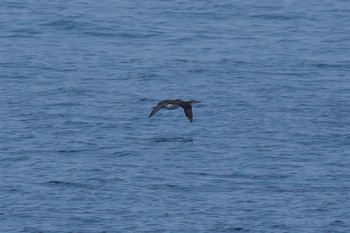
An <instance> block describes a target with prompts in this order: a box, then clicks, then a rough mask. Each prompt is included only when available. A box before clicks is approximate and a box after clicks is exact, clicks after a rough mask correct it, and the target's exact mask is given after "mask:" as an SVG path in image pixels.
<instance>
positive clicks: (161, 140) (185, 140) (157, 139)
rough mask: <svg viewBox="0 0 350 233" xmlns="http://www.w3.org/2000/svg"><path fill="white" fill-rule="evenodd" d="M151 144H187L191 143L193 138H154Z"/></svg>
mask: <svg viewBox="0 0 350 233" xmlns="http://www.w3.org/2000/svg"><path fill="white" fill-rule="evenodd" d="M152 142H157V143H161V142H180V143H189V142H193V138H183V137H169V138H167V137H156V138H152Z"/></svg>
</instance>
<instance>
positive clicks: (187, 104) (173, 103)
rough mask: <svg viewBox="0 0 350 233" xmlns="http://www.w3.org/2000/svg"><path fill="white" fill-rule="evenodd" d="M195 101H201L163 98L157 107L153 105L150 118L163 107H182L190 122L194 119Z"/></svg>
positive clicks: (169, 108)
mask: <svg viewBox="0 0 350 233" xmlns="http://www.w3.org/2000/svg"><path fill="white" fill-rule="evenodd" d="M194 103H200V102H199V101H196V100H190V101H183V100H180V99H176V100H163V101H160V102H159V103H158V104H157V106H156V107H153V110H152V112H151V114H150V115H149V117H148V118H150V117H151V116H153V115H154V114H156V113H157V112H158V111H159V110H160V109H162V108H164V109H168V110H171V109H177V108H179V107H181V108H183V110H184V112H185V115H186V117H187V118H188V120H189V121H190V122H192V121H193V114H192V104H194Z"/></svg>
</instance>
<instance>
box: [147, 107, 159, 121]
mask: <svg viewBox="0 0 350 233" xmlns="http://www.w3.org/2000/svg"><path fill="white" fill-rule="evenodd" d="M161 108H162V107H161V106H157V107H153V110H152V112H151V114H149V116H148V118H150V117H151V116H153V115H154V114H156V113H157V112H158V111H159V110H160V109H161Z"/></svg>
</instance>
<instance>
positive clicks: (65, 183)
mask: <svg viewBox="0 0 350 233" xmlns="http://www.w3.org/2000/svg"><path fill="white" fill-rule="evenodd" d="M48 183H49V184H52V185H60V186H66V187H76V188H89V186H88V185H87V184H82V183H76V182H70V181H61V180H51V181H49V182H48Z"/></svg>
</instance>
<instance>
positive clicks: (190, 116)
mask: <svg viewBox="0 0 350 233" xmlns="http://www.w3.org/2000/svg"><path fill="white" fill-rule="evenodd" d="M183 109H184V112H185V115H186V117H187V118H188V120H189V121H190V122H193V114H192V106H191V105H189V106H187V107H186V108H183Z"/></svg>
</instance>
